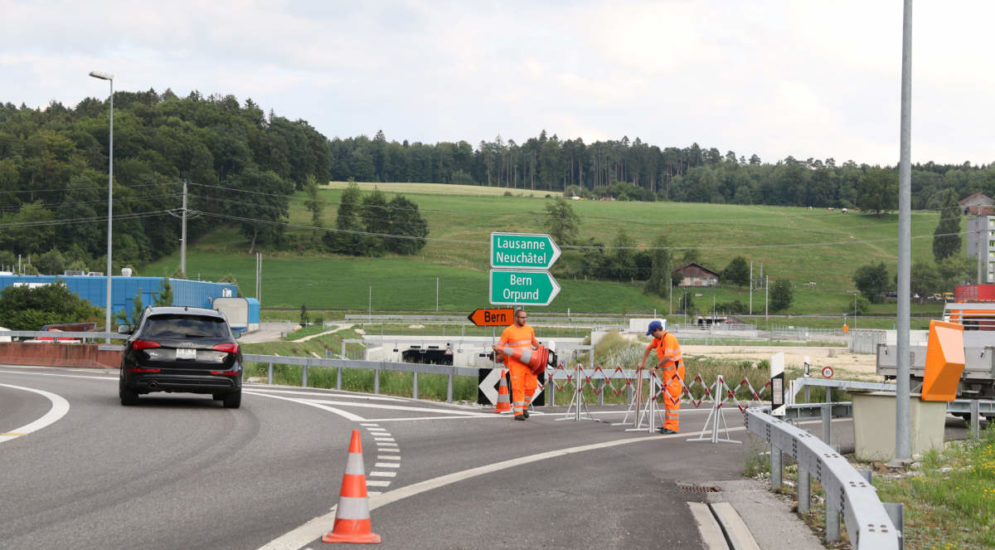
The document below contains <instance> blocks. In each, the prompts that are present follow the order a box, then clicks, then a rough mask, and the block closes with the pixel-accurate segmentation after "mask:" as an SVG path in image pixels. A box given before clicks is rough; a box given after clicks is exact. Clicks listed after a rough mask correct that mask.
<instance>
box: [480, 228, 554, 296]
mask: <svg viewBox="0 0 995 550" xmlns="http://www.w3.org/2000/svg"><path fill="white" fill-rule="evenodd" d="M559 257H560V247H558V246H556V243H555V242H553V239H552V238H551V237H550V236H549V235H532V234H526V233H491V267H493V268H499V269H505V268H507V269H549V268H550V267H551V266H552V265H553V262H555V261H556V259H557V258H559ZM491 303H495V302H491Z"/></svg>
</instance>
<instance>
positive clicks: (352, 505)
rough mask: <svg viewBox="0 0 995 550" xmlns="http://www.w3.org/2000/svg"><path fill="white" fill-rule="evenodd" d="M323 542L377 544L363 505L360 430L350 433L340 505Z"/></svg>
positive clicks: (364, 498) (364, 486)
mask: <svg viewBox="0 0 995 550" xmlns="http://www.w3.org/2000/svg"><path fill="white" fill-rule="evenodd" d="M321 540H322V542H329V543H339V542H348V543H353V544H380V535H376V534H374V533H373V532H372V529H371V527H370V507H369V505H368V504H367V502H366V472H365V471H364V470H363V443H362V440H361V439H360V438H359V430H353V431H352V439H351V440H350V441H349V457H348V459H347V460H346V463H345V474H344V475H343V476H342V489H341V490H340V491H339V505H338V508H336V509H335V525H334V526H333V527H332V531H331V532H330V533H327V534H326V535H325V536H323V537H321Z"/></svg>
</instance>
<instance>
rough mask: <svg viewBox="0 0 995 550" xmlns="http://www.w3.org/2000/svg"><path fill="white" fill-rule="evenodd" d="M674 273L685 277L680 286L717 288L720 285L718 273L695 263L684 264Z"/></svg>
mask: <svg viewBox="0 0 995 550" xmlns="http://www.w3.org/2000/svg"><path fill="white" fill-rule="evenodd" d="M672 273H680V274H681V275H683V276H684V278H683V279H681V284H680V285H678V286H716V285H718V284H719V274H718V273H716V272H714V271H712V270H711V269H708V268H707V267H705V266H703V265H699V264H696V263H694V262H691V263H689V264H684V265H682V266H681V267H678V268H677V269H675V270H674V271H672Z"/></svg>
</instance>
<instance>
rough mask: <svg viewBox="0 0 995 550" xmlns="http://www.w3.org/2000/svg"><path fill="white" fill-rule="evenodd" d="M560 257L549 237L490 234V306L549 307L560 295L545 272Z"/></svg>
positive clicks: (557, 285) (552, 279) (558, 289)
mask: <svg viewBox="0 0 995 550" xmlns="http://www.w3.org/2000/svg"><path fill="white" fill-rule="evenodd" d="M559 257H560V247H558V246H556V243H555V242H554V241H553V239H552V237H550V236H549V235H541V234H531V233H491V268H492V269H491V273H490V290H489V292H488V295H489V298H490V303H491V304H492V305H512V306H514V305H530V306H548V305H549V304H550V302H552V301H553V298H556V295H557V294H559V293H560V285H559V284H557V282H556V279H554V278H553V276H552V275H551V274H550V273H549V271H548V269H549V268H550V267H552V266H553V263H554V262H556V259H557V258H559ZM509 324H510V323H509Z"/></svg>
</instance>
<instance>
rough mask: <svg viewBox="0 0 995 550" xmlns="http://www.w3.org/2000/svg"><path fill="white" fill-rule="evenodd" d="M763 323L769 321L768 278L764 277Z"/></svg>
mask: <svg viewBox="0 0 995 550" xmlns="http://www.w3.org/2000/svg"><path fill="white" fill-rule="evenodd" d="M764 321H768V322H769V321H770V277H768V276H764Z"/></svg>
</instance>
